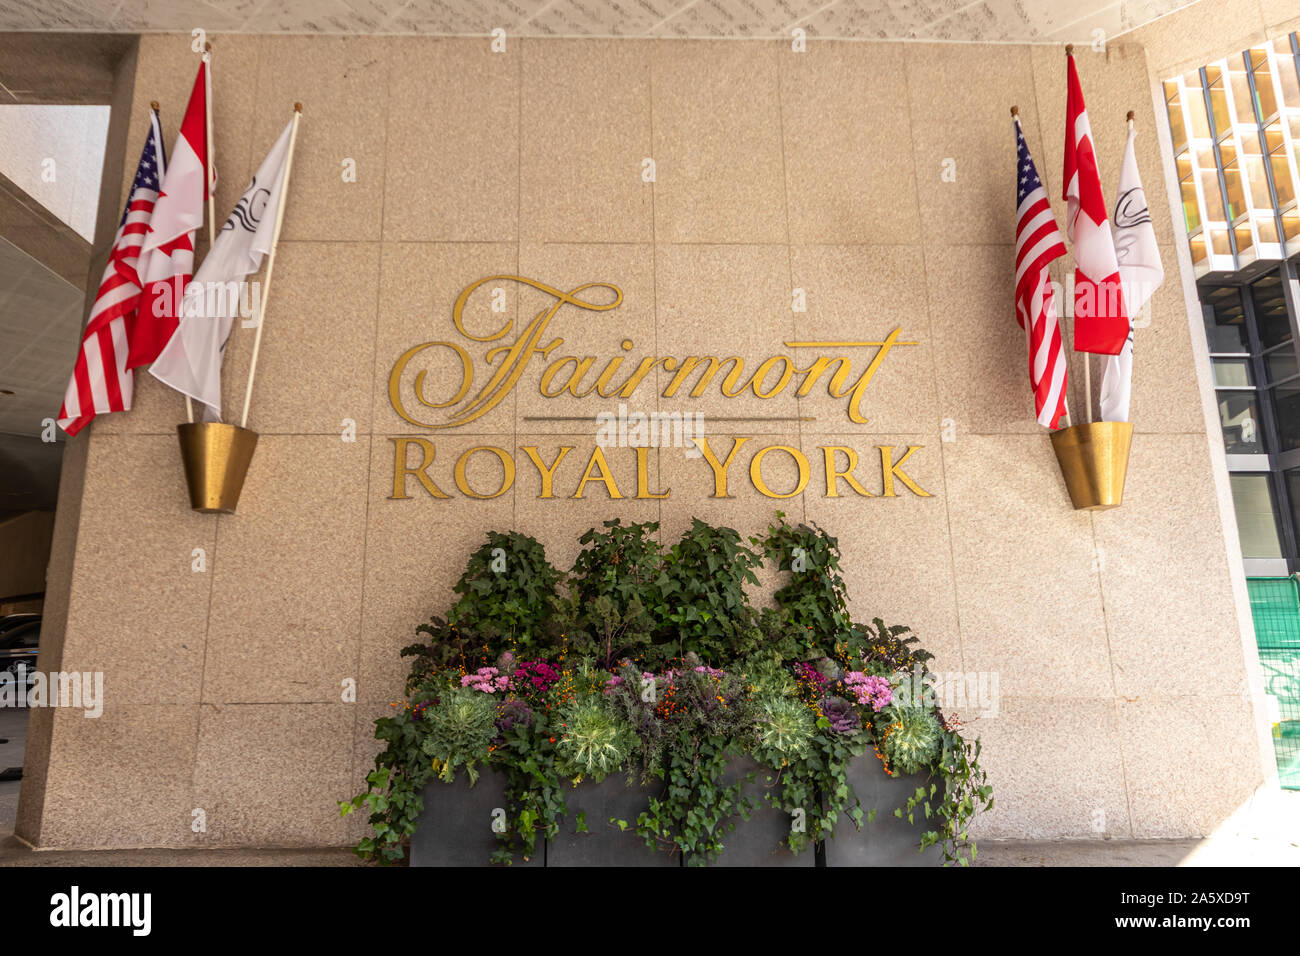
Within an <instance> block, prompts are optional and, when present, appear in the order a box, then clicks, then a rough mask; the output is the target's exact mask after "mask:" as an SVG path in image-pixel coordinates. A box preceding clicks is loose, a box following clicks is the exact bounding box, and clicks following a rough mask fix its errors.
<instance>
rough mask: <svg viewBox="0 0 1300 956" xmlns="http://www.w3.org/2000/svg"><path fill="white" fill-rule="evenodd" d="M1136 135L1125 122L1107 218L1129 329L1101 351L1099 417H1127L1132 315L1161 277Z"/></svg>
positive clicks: (1112, 419)
mask: <svg viewBox="0 0 1300 956" xmlns="http://www.w3.org/2000/svg"><path fill="white" fill-rule="evenodd" d="M1135 139H1137V133H1136V131H1134V130H1133V129H1131V128H1130V129H1129V133H1128V142H1127V143H1126V144H1125V146H1124V164H1123V166H1122V167H1121V168H1120V171H1119V198H1118V199H1116V200H1115V214H1114V216H1112V218H1111V231H1112V233H1113V234H1114V237H1115V258H1116V259H1118V260H1119V279H1120V283H1121V285H1122V287H1123V289H1124V302H1125V304H1126V305H1127V306H1128V315H1129V330H1128V341H1126V342H1125V343H1124V348H1123V349H1122V350H1121V351H1120V353H1119V354H1118V355H1109V356H1107V357H1106V370H1105V372H1103V373H1102V377H1101V420H1102V421H1104V422H1126V421H1128V417H1129V399H1130V397H1131V395H1132V391H1133V325H1132V321H1133V320H1134V319H1136V318H1137V316H1138V313H1139V312H1141V311H1142V309H1144V308H1145V307H1146V305H1147V303H1148V302H1149V301H1150V299H1151V295H1152V293H1154V292H1155V291H1156V289H1158V288H1159V287H1160V283H1162V282H1164V280H1165V270H1164V266H1162V265H1161V264H1160V248H1159V246H1157V245H1156V231H1155V229H1154V228H1153V227H1152V225H1151V211H1150V210H1149V209H1148V208H1147V199H1146V195H1145V194H1144V193H1143V192H1142V179H1141V177H1139V176H1138V165H1137V157H1136V156H1135V155H1134V153H1133V140H1135Z"/></svg>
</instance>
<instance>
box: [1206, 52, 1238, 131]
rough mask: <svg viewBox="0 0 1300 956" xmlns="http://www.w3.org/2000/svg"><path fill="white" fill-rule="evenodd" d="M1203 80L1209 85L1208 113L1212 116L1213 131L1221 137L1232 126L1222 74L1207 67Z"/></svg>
mask: <svg viewBox="0 0 1300 956" xmlns="http://www.w3.org/2000/svg"><path fill="white" fill-rule="evenodd" d="M1205 78H1206V79H1207V80H1208V81H1209V84H1210V85H1209V90H1210V111H1211V112H1212V113H1213V115H1214V131H1215V132H1216V133H1217V134H1219V135H1220V136H1222V135H1223V133H1224V132H1225V131H1226V130H1228V129H1229V128H1230V127H1231V126H1232V120H1231V119H1229V118H1228V97H1227V94H1226V93H1225V92H1224V88H1223V73H1222V72H1220V70H1219V68H1218V67H1217V66H1207V67H1206V68H1205Z"/></svg>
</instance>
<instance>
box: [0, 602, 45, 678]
mask: <svg viewBox="0 0 1300 956" xmlns="http://www.w3.org/2000/svg"><path fill="white" fill-rule="evenodd" d="M40 642H41V616H40V615H39V614H11V615H9V616H8V617H5V618H0V671H9V672H10V673H12V674H13V675H14V676H15V677H16V676H17V675H18V668H19V666H20V665H25V666H26V671H25V672H24V676H25V677H26V681H27V684H28V685H29V686H30V685H31V684H32V683H33V682H34V681H35V680H36V653H37V650H38V648H39V645H40Z"/></svg>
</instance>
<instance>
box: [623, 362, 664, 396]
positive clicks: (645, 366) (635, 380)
mask: <svg viewBox="0 0 1300 956" xmlns="http://www.w3.org/2000/svg"><path fill="white" fill-rule="evenodd" d="M671 361H672V359H656V358H651V357H650V356H646V357H645V358H643V359H642V360H641V363H640V364H639V365H637V367H636V371H635V372H633V373H632V375H631V377H629V378H628V380H627V381H626V382H624V383H623V387H622V388H621V389H619V392H618V397H619V398H631V397H632V393H633V392H635V391H636V389H637V386H638V385H640V384H641V380H642V379H643V378H645V377H646V376H647V375H649V374H650V372H651V370H652V369H653V368H654V367H655V366H656V365H658V364H659V363H660V362H663V363H664V368H668V363H669V362H671ZM669 371H672V369H669Z"/></svg>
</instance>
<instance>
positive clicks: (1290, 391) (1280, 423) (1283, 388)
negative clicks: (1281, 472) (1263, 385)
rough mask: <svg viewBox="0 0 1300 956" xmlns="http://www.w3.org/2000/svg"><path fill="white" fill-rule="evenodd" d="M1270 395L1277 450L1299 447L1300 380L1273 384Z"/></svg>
mask: <svg viewBox="0 0 1300 956" xmlns="http://www.w3.org/2000/svg"><path fill="white" fill-rule="evenodd" d="M1272 395H1273V420H1274V423H1275V424H1276V425H1277V440H1278V445H1279V446H1280V448H1279V451H1291V450H1292V449H1294V448H1300V382H1289V383H1288V384H1286V385H1277V386H1274V387H1273V389H1272Z"/></svg>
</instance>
